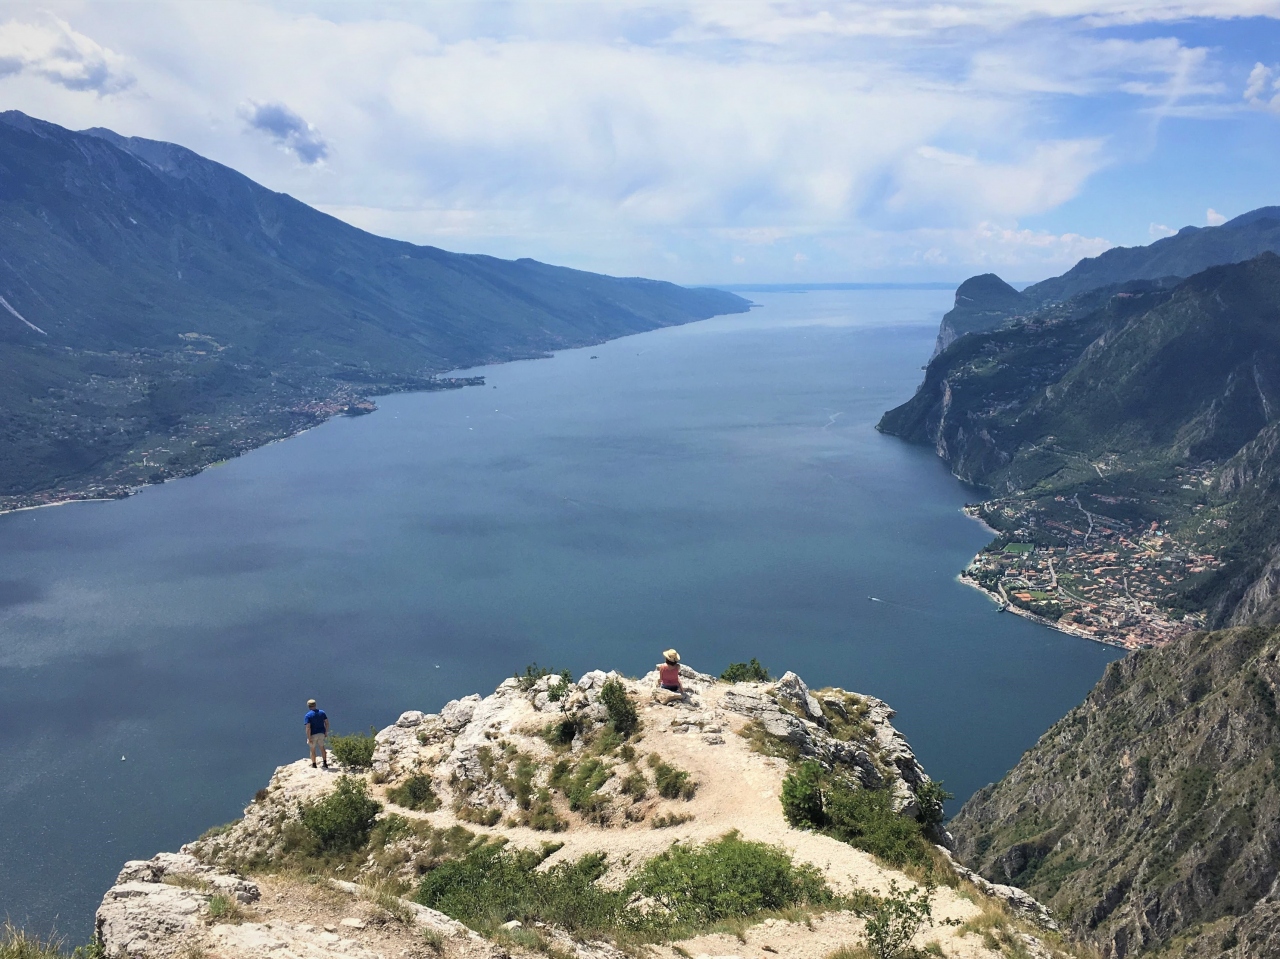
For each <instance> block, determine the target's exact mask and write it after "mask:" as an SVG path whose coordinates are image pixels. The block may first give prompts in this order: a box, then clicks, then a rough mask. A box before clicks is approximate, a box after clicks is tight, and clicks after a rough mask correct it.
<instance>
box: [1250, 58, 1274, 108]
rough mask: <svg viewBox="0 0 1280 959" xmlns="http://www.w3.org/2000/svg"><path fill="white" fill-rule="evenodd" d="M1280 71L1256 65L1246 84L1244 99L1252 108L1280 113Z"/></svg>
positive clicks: (1260, 64) (1259, 64)
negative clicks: (1279, 74)
mask: <svg viewBox="0 0 1280 959" xmlns="http://www.w3.org/2000/svg"><path fill="white" fill-rule="evenodd" d="M1278 73H1280V69H1278V68H1276V67H1269V66H1266V65H1265V64H1262V63H1255V64H1254V65H1253V69H1252V70H1250V71H1249V79H1248V81H1246V83H1245V88H1244V99H1245V102H1246V103H1248V104H1249V106H1251V107H1255V108H1257V109H1259V110H1270V111H1271V112H1272V113H1280V76H1278V75H1277V74H1278Z"/></svg>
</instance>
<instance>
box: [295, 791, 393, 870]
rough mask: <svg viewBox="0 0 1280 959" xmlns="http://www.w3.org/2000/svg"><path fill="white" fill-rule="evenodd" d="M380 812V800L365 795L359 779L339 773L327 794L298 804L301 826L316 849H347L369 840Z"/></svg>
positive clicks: (328, 850) (336, 851)
mask: <svg viewBox="0 0 1280 959" xmlns="http://www.w3.org/2000/svg"><path fill="white" fill-rule="evenodd" d="M380 812H382V803H380V802H378V801H377V800H375V799H373V798H371V797H370V796H369V793H368V790H367V788H366V787H365V784H364V783H363V782H362V781H361V780H359V779H355V778H354V777H352V776H343V777H342V778H341V779H339V780H338V786H337V788H336V789H335V790H334V791H333V792H331V793H330V794H329V795H328V796H325V797H324V798H323V799H321V800H318V801H316V802H313V803H310V804H308V805H306V806H303V807H302V825H303V827H304V828H305V829H306V831H307V832H308V833H310V835H311V837H312V838H313V839H314V840H315V843H316V845H317V847H318V850H319V851H320V852H322V853H342V852H350V851H352V850H355V849H359V848H360V847H362V846H363V845H364V844H365V843H366V842H368V841H369V833H370V832H372V831H373V823H374V820H375V819H377V818H378V813H380Z"/></svg>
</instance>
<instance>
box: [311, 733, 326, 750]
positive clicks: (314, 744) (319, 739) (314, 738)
mask: <svg viewBox="0 0 1280 959" xmlns="http://www.w3.org/2000/svg"><path fill="white" fill-rule="evenodd" d="M311 748H312V749H324V733H312V734H311Z"/></svg>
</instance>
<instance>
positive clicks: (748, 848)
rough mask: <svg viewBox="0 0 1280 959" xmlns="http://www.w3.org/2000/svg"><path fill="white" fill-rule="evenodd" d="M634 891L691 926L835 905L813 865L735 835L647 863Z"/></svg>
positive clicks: (679, 849) (676, 920)
mask: <svg viewBox="0 0 1280 959" xmlns="http://www.w3.org/2000/svg"><path fill="white" fill-rule="evenodd" d="M633 886H634V889H635V891H637V892H639V893H640V894H641V895H643V896H648V897H650V898H652V899H654V900H656V901H657V902H660V903H662V905H663V906H665V907H666V908H667V909H668V910H669V913H668V915H669V917H670V919H671V921H672V922H674V923H677V924H681V925H691V926H700V925H706V924H709V923H714V922H720V921H722V920H725V919H735V918H741V917H745V916H751V915H754V914H756V913H758V912H762V911H764V910H766V909H785V908H787V907H788V906H797V905H820V904H825V903H829V902H831V901H832V900H833V896H832V895H831V891H830V890H829V889H828V888H827V885H826V883H825V882H823V879H822V875H821V874H820V873H819V872H818V870H817V869H815V868H814V867H813V866H810V865H807V864H806V865H801V866H797V865H796V864H795V863H794V862H792V860H791V857H790V856H789V855H788V854H787V853H786V851H785V850H782V849H779V848H778V847H776V846H769V845H766V844H764V843H759V842H747V841H746V840H743V839H741V838H739V836H738V834H737V833H736V832H732V833H729V834H728V835H727V836H723V837H722V838H720V839H717V840H715V841H714V842H709V843H707V844H706V845H703V846H692V847H691V846H684V845H681V844H679V843H677V844H675V845H673V846H672V847H671V848H670V849H668V850H667V851H666V852H664V853H662V854H661V855H660V856H658V857H656V858H654V859H651V860H649V861H648V862H647V863H645V865H644V867H643V868H642V869H641V870H640V872H639V873H638V874H637V875H636V878H635V879H634V880H633Z"/></svg>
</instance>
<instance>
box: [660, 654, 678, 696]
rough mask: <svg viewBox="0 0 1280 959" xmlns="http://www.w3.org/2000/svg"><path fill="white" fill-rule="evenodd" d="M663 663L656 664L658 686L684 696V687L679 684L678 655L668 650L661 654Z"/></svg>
mask: <svg viewBox="0 0 1280 959" xmlns="http://www.w3.org/2000/svg"><path fill="white" fill-rule="evenodd" d="M662 659H663V662H661V663H659V664H658V685H659V686H660V687H662V688H663V689H665V690H667V691H668V692H672V693H679V694H680V695H681V696H683V695H684V685H683V684H682V683H681V682H680V654H679V653H677V652H676V651H675V650H674V649H668V650H667V651H666V652H665V653H663V654H662Z"/></svg>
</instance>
